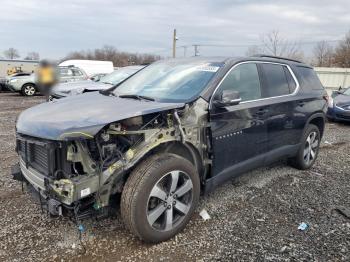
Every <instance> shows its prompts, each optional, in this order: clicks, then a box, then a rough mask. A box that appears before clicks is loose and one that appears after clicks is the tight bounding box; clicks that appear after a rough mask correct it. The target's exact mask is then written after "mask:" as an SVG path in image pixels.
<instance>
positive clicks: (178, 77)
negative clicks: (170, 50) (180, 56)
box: [114, 60, 221, 102]
mask: <svg viewBox="0 0 350 262" xmlns="http://www.w3.org/2000/svg"><path fill="white" fill-rule="evenodd" d="M220 66H221V64H218V63H206V62H203V61H191V62H188V61H186V62H182V61H176V60H171V61H162V62H157V63H154V64H152V65H150V66H148V67H146V68H145V69H143V70H142V71H140V72H139V73H137V74H136V75H135V76H133V77H131V78H130V79H128V80H127V81H125V82H124V83H122V84H121V85H120V86H118V88H117V89H115V90H114V94H116V95H137V96H145V97H149V98H153V99H155V100H157V101H162V102H185V101H188V100H191V99H192V98H194V97H196V96H198V95H199V93H200V92H201V91H202V90H203V89H204V88H205V87H206V86H207V84H208V82H209V81H210V80H211V79H212V78H213V76H214V75H215V74H216V72H217V71H218V70H219V68H220Z"/></svg>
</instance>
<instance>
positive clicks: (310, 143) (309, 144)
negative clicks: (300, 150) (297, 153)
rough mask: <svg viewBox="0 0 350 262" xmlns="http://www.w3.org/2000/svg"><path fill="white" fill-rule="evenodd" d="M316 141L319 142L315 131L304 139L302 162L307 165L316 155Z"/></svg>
mask: <svg viewBox="0 0 350 262" xmlns="http://www.w3.org/2000/svg"><path fill="white" fill-rule="evenodd" d="M318 143H319V140H318V136H317V133H316V132H315V131H314V132H311V133H310V134H309V136H308V137H307V139H306V143H305V148H304V154H303V157H304V162H305V164H306V165H309V164H310V163H312V161H314V159H315V157H316V153H317V149H318Z"/></svg>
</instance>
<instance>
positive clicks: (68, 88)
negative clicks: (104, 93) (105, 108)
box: [52, 80, 112, 96]
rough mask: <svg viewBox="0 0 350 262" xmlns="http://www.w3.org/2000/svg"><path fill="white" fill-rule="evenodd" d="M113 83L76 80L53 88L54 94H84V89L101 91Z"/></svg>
mask: <svg viewBox="0 0 350 262" xmlns="http://www.w3.org/2000/svg"><path fill="white" fill-rule="evenodd" d="M111 86H112V85H111V84H106V83H101V82H94V81H91V80H84V81H74V82H68V83H62V84H58V85H56V86H55V87H54V88H53V89H52V94H57V95H59V96H68V95H72V94H82V93H84V91H99V90H106V89H108V88H110V87H111Z"/></svg>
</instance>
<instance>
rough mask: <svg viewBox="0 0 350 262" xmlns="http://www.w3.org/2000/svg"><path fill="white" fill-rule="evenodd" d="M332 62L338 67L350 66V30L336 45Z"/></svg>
mask: <svg viewBox="0 0 350 262" xmlns="http://www.w3.org/2000/svg"><path fill="white" fill-rule="evenodd" d="M334 63H335V64H336V65H338V66H340V67H350V31H349V32H348V33H347V34H346V36H345V38H344V39H343V40H342V41H340V42H339V44H338V46H337V47H336V49H335V54H334Z"/></svg>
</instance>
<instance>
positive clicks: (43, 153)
mask: <svg viewBox="0 0 350 262" xmlns="http://www.w3.org/2000/svg"><path fill="white" fill-rule="evenodd" d="M55 151H56V150H55V146H54V143H53V142H49V141H44V140H38V139H33V138H31V137H23V136H17V152H18V154H19V155H20V157H21V158H22V160H23V161H24V162H25V164H26V166H27V167H29V166H30V167H32V168H34V169H35V170H37V171H38V172H40V173H41V174H43V175H46V176H51V175H52V173H53V171H54V167H55Z"/></svg>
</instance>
